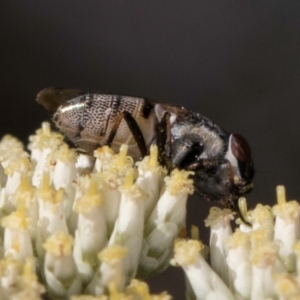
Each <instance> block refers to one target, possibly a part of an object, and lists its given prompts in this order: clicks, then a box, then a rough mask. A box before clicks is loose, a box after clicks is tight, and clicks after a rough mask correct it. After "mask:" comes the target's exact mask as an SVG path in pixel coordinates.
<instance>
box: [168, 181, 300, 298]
mask: <svg viewBox="0 0 300 300" xmlns="http://www.w3.org/2000/svg"><path fill="white" fill-rule="evenodd" d="M239 206H240V209H241V211H242V213H243V215H244V218H245V219H246V220H247V221H248V222H249V223H251V224H252V226H247V225H246V224H244V223H243V222H240V220H237V225H239V226H237V228H236V229H235V231H234V232H233V230H232V227H231V223H232V222H231V220H233V213H232V212H231V211H230V210H228V209H223V210H221V209H219V208H216V207H213V208H211V211H210V214H209V216H208V218H207V219H206V220H205V225H206V226H207V227H210V245H209V249H210V266H209V265H208V263H207V262H206V260H205V258H204V257H205V255H203V254H201V251H202V252H205V251H203V250H205V248H204V246H203V244H201V243H200V242H199V241H197V240H184V239H178V240H176V241H175V248H174V253H175V254H174V258H173V260H172V263H173V264H174V265H180V266H181V267H182V268H183V270H184V272H185V275H186V278H187V283H188V284H187V291H186V295H187V297H186V298H187V299H216V300H223V299H224V300H225V299H226V300H227V299H238V300H242V299H251V300H265V299H273V300H277V299H278V300H299V299H300V224H299V221H300V219H299V215H300V205H299V203H298V202H297V201H289V202H287V201H286V196H285V189H284V187H283V186H278V187H277V204H276V205H274V206H273V207H270V206H264V205H262V204H258V205H257V206H256V208H255V209H254V210H252V211H247V206H246V201H245V199H244V198H241V199H240V203H239ZM206 254H207V251H206Z"/></svg>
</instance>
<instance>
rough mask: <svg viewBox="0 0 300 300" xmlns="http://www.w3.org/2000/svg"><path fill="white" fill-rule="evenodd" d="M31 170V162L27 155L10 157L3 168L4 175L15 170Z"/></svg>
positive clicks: (10, 173)
mask: <svg viewBox="0 0 300 300" xmlns="http://www.w3.org/2000/svg"><path fill="white" fill-rule="evenodd" d="M30 170H31V163H30V161H29V158H27V157H21V158H18V157H15V158H14V159H10V160H9V163H8V165H7V166H6V168H5V174H6V175H10V176H11V175H13V174H14V173H15V172H19V173H22V172H29V171H30Z"/></svg>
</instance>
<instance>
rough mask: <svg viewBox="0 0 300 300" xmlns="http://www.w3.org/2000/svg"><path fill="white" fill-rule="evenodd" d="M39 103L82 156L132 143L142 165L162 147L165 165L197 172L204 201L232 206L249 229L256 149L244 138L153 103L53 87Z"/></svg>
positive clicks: (197, 116)
mask: <svg viewBox="0 0 300 300" xmlns="http://www.w3.org/2000/svg"><path fill="white" fill-rule="evenodd" d="M37 101H38V103H40V104H42V105H43V106H44V107H45V108H46V109H47V110H48V111H49V112H50V113H51V114H53V116H52V121H53V123H54V124H55V126H56V127H57V128H58V129H59V130H60V131H61V132H62V133H63V134H64V135H65V137H66V139H67V140H68V141H69V142H70V143H71V144H73V145H74V146H75V147H76V149H77V151H78V152H82V153H86V154H92V153H93V151H94V150H95V149H97V148H99V147H101V146H104V145H108V146H110V147H111V148H112V150H114V151H115V152H118V151H119V148H120V146H121V145H122V144H127V145H128V155H130V156H132V157H133V159H134V160H140V159H142V158H143V157H144V156H145V155H147V154H148V153H149V149H150V146H151V145H152V144H156V145H157V147H158V160H159V162H160V163H161V164H162V165H163V166H165V167H166V168H167V169H168V170H169V171H172V169H174V168H179V169H184V170H187V171H193V172H194V174H195V175H194V176H193V179H194V185H195V190H196V192H197V194H199V195H201V198H202V199H208V200H215V201H218V202H219V203H222V204H223V205H224V206H226V207H230V208H231V209H232V210H234V211H236V212H237V213H238V215H239V216H240V218H241V219H242V220H243V221H244V222H245V223H247V224H248V222H247V221H246V220H244V217H243V216H242V214H241V212H240V211H239V208H238V206H237V205H236V199H238V198H239V197H241V196H243V195H244V194H246V193H249V192H250V191H251V189H252V187H253V183H252V181H253V177H254V167H253V162H252V156H251V149H250V146H249V144H248V143H247V141H246V140H245V139H244V138H243V137H242V136H241V135H239V134H236V133H232V134H230V133H228V132H226V131H225V130H223V129H222V128H221V127H219V126H218V125H216V124H215V123H213V122H212V121H211V120H210V119H208V118H206V117H204V116H202V115H201V114H199V113H195V112H193V111H189V110H187V109H184V108H179V107H176V106H173V105H169V104H163V103H159V102H156V101H153V100H149V99H147V98H141V97H131V96H122V95H121V96H120V95H113V94H95V93H86V92H84V91H83V90H81V89H64V88H47V89H44V90H42V91H41V92H40V93H39V94H38V95H37Z"/></svg>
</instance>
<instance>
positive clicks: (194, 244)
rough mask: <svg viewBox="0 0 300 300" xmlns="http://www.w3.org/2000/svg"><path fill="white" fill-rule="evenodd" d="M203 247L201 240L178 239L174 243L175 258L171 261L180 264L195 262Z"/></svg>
mask: <svg viewBox="0 0 300 300" xmlns="http://www.w3.org/2000/svg"><path fill="white" fill-rule="evenodd" d="M203 247H204V246H203V244H202V243H201V242H200V241H195V240H184V239H177V240H175V244H174V259H173V260H172V261H171V263H172V264H176V263H177V264H179V265H180V266H184V265H191V264H194V263H195V261H196V259H197V258H198V255H199V252H200V251H201V249H202V248H203Z"/></svg>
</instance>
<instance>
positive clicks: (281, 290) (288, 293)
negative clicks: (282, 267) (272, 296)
mask: <svg viewBox="0 0 300 300" xmlns="http://www.w3.org/2000/svg"><path fill="white" fill-rule="evenodd" d="M274 280H275V289H276V291H277V293H278V295H280V296H281V297H284V298H283V299H295V300H296V299H298V298H296V297H299V296H300V289H299V286H298V282H297V280H296V278H295V277H293V276H292V275H289V274H275V275H274ZM294 297H295V298H294Z"/></svg>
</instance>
